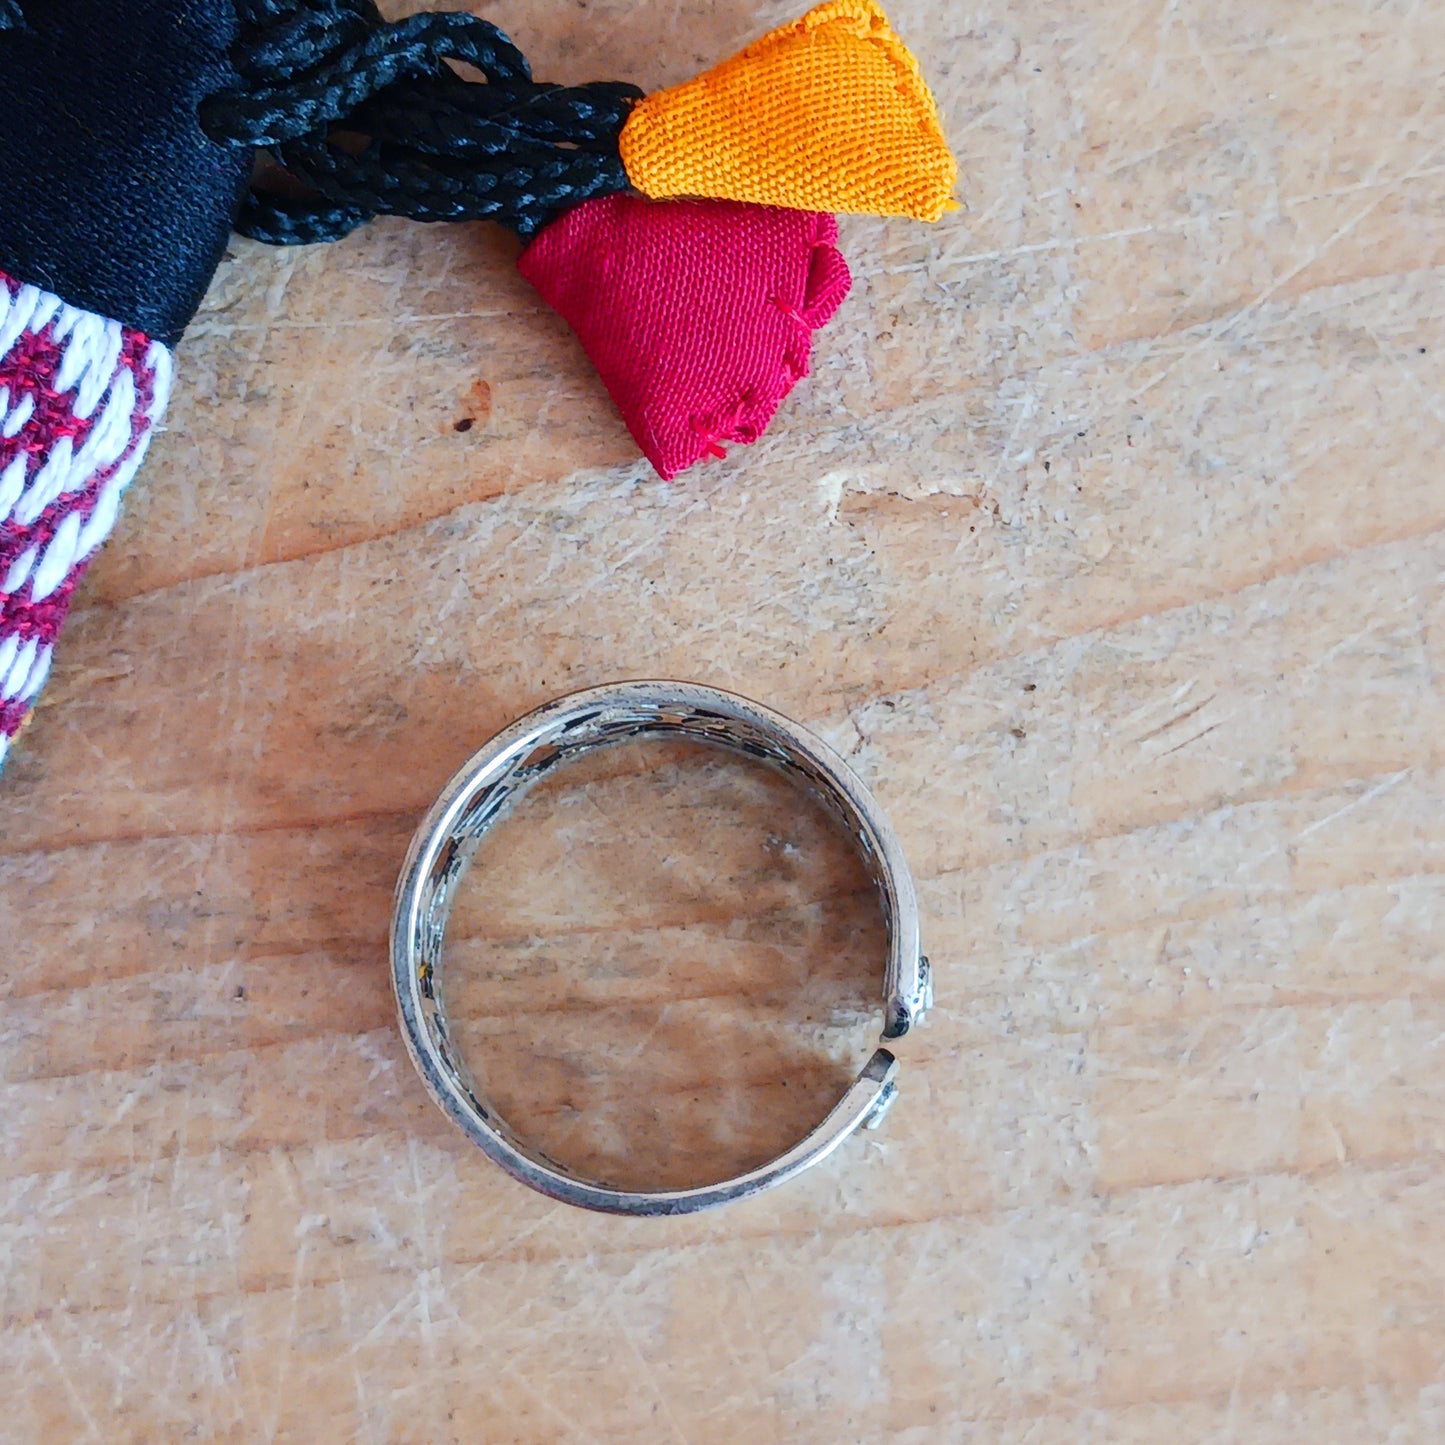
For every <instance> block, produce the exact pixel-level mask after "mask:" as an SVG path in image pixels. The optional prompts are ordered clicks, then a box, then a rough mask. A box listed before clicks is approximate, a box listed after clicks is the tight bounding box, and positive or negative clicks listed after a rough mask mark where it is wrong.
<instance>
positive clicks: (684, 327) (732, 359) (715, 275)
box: [518, 195, 851, 478]
mask: <svg viewBox="0 0 1445 1445" xmlns="http://www.w3.org/2000/svg"><path fill="white" fill-rule="evenodd" d="M837 239H838V224H837V222H836V221H835V220H834V218H833V217H832V216H828V215H820V214H818V213H817V212H813V211H789V210H780V209H777V208H775V207H771V206H751V205H744V204H741V203H739V202H735V201H648V200H645V199H643V198H642V197H640V196H634V195H613V196H606V197H604V198H602V199H601V200H595V201H588V202H586V203H585V204H584V205H581V206H578V207H577V208H576V209H575V210H572V211H569V212H568V213H567V215H565V216H563V217H561V218H560V219H559V220H556V221H554V222H553V223H552V224H551V225H550V226H548V227H547V228H546V229H545V230H543V231H542V232H541V233H540V234H539V235H538V236H537V238H536V239H535V240H534V241H533V242H532V243H531V245H530V246H528V247H527V249H526V250H525V251H524V252H523V253H522V256H521V259H520V260H519V262H518V266H519V267H520V269H521V272H522V274H523V275H524V276H525V277H526V278H527V280H528V281H530V282H531V283H532V285H533V286H535V287H536V288H537V290H538V291H539V292H540V293H541V295H542V297H543V299H544V300H545V301H546V302H547V304H548V305H549V306H551V307H553V308H554V309H555V310H556V311H558V312H560V313H561V315H562V316H563V317H564V318H565V319H566V320H567V322H568V323H569V324H570V325H571V327H572V329H573V330H574V331H575V332H576V333H577V336H578V338H579V339H580V341H581V342H582V345H583V348H584V349H585V350H586V352H587V354H588V356H589V357H590V358H591V359H592V364H593V365H594V366H595V367H596V368H597V370H598V373H599V374H600V375H601V377H602V380H603V381H604V382H605V383H606V386H607V390H608V391H609V392H610V393H611V394H612V399H613V400H614V401H615V402H616V403H617V406H618V409H619V410H620V411H621V413H622V417H623V420H624V421H625V422H626V423H627V427H628V430H629V431H631V433H632V435H633V437H634V438H635V439H636V441H637V444H638V446H639V447H641V448H642V450H643V452H644V453H645V454H646V456H647V458H648V460H649V461H650V462H651V463H652V465H653V466H654V467H656V468H657V470H658V472H659V473H660V474H661V475H662V476H663V477H664V478H671V477H675V476H676V475H677V474H678V473H679V472H681V471H683V470H684V469H685V468H687V467H690V466H692V465H693V463H694V462H697V461H699V460H700V459H701V458H702V457H704V456H706V455H709V454H711V455H715V456H721V455H722V454H723V452H722V447H723V445H724V444H725V443H728V442H754V441H756V440H757V439H758V437H759V436H761V435H762V432H763V430H764V428H765V427H766V426H767V424H768V422H769V421H770V420H771V419H772V416H773V413H774V412H775V411H776V410H777V409H778V405H779V403H780V402H781V401H782V400H783V398H784V397H785V396H786V395H787V394H788V392H789V391H791V390H792V388H793V386H794V384H795V383H796V382H797V381H798V380H799V378H800V377H804V376H806V375H807V374H808V359H809V354H810V352H811V350H812V339H813V332H814V331H815V330H816V329H817V328H818V327H820V326H822V325H823V324H824V323H825V322H826V321H827V320H828V319H829V318H830V317H831V316H832V314H833V313H834V312H835V311H836V310H837V309H838V306H839V304H840V303H841V302H842V300H843V298H844V297H845V296H846V295H847V294H848V288H849V286H850V284H851V278H850V276H849V274H848V266H847V263H846V262H845V261H844V260H843V257H842V255H841V254H840V253H839V251H838V249H837V246H836V244H835V243H836V241H837Z"/></svg>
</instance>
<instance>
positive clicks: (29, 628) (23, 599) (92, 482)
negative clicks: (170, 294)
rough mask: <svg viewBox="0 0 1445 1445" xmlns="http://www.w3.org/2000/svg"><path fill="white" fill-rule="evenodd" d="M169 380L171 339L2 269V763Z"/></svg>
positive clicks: (112, 518)
mask: <svg viewBox="0 0 1445 1445" xmlns="http://www.w3.org/2000/svg"><path fill="white" fill-rule="evenodd" d="M170 377H171V359H170V353H169V352H168V351H167V350H166V348H165V347H164V346H161V345H160V344H159V343H157V342H152V341H151V340H149V338H147V337H145V336H143V335H142V334H141V333H140V332H138V331H133V330H130V329H128V328H126V327H123V326H121V325H120V324H119V323H118V322H114V321H107V320H106V319H105V318H104V317H100V316H95V315H93V314H92V313H90V312H86V311H77V310H75V309H74V308H73V307H70V306H66V305H64V304H63V303H62V302H61V301H60V300H59V299H58V298H57V297H54V296H51V295H49V294H48V293H46V292H44V291H41V290H39V289H38V288H36V287H34V286H25V285H22V284H20V283H19V282H18V281H14V280H12V279H10V278H9V277H7V276H5V275H3V274H0V760H3V759H4V756H5V753H6V751H7V750H8V748H9V744H10V740H11V739H12V738H13V737H14V736H15V735H16V733H18V732H19V731H20V729H21V727H22V726H23V725H24V723H25V721H26V719H27V717H28V716H29V713H30V710H31V708H32V707H33V706H34V702H35V698H36V696H37V694H38V693H39V691H40V688H41V687H42V685H43V684H44V682H45V678H46V676H47V674H48V673H49V670H50V659H51V655H52V651H53V649H54V646H55V641H56V638H57V637H58V636H59V634H60V629H61V626H62V625H63V623H64V621H65V617H66V614H67V613H68V612H69V610H70V603H71V599H72V597H73V596H74V593H75V588H76V584H77V583H78V582H79V581H80V578H81V576H82V575H83V574H84V572H85V568H86V566H87V564H88V563H89V561H90V558H91V556H92V555H93V554H94V552H95V549H96V548H97V547H98V546H99V545H100V543H101V542H102V541H103V540H104V539H105V537H106V535H108V533H109V532H110V529H111V527H112V526H113V525H114V523H115V518H116V514H117V512H118V510H119V506H120V498H121V494H122V493H123V492H124V490H125V488H126V486H128V485H129V483H130V481H131V478H132V477H134V475H135V473H136V471H137V469H138V468H139V466H140V463H141V460H142V458H143V457H144V455H145V451H146V447H147V446H148V445H149V442H150V435H151V430H152V428H153V427H154V426H155V423H156V422H157V421H158V420H159V417H160V414H161V412H162V411H163V410H164V407H165V402H166V397H167V393H168V391H169V388H170Z"/></svg>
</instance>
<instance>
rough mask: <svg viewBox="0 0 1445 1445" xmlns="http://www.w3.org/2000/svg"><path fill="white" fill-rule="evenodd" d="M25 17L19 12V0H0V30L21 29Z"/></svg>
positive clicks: (23, 26) (23, 25)
mask: <svg viewBox="0 0 1445 1445" xmlns="http://www.w3.org/2000/svg"><path fill="white" fill-rule="evenodd" d="M24 28H25V17H24V16H23V15H22V14H21V13H20V0H0V30H23V29H24Z"/></svg>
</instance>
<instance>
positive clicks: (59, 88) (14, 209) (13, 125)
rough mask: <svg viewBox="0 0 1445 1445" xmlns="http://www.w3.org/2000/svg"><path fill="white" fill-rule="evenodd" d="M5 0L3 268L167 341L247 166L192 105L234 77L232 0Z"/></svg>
mask: <svg viewBox="0 0 1445 1445" xmlns="http://www.w3.org/2000/svg"><path fill="white" fill-rule="evenodd" d="M0 4H4V5H5V6H6V11H5V15H4V17H0V18H3V19H4V20H5V23H4V24H0V270H3V271H5V272H6V273H8V274H9V275H11V276H13V277H14V278H16V279H17V280H20V281H28V282H31V283H33V284H35V285H37V286H42V287H44V288H45V289H46V290H48V291H53V292H54V293H55V294H56V295H58V296H60V297H61V298H62V299H63V300H65V301H68V302H69V303H70V304H71V305H73V306H78V307H83V308H84V309H85V310H87V311H96V312H99V313H100V314H101V315H103V316H108V317H111V318H113V319H115V320H117V321H122V322H124V323H125V324H126V325H128V326H134V327H137V328H139V329H140V330H142V331H144V332H146V333H147V334H148V335H150V336H153V337H155V338H157V339H158V340H162V341H166V342H174V341H175V340H176V339H177V338H178V337H179V336H180V334H181V332H182V331H183V330H184V329H185V327H186V323H187V322H188V321H189V320H190V319H191V317H192V316H193V315H194V314H195V311H196V307H197V306H198V305H199V304H200V301H201V297H202V296H203V295H204V294H205V290H206V286H207V285H208V284H209V282H210V279H211V276H212V274H213V273H214V271H215V269H216V266H217V264H218V263H219V261H220V259H221V255H222V253H223V251H224V249H225V245H226V239H227V237H228V236H229V235H230V232H231V220H232V217H233V216H234V215H235V213H236V210H237V207H238V206H239V205H240V203H241V199H242V197H243V195H244V193H245V189H246V184H247V181H248V178H249V176H250V169H251V152H250V151H249V150H247V149H240V150H237V149H235V148H228V147H224V146H220V145H217V144H216V143H215V142H213V141H211V140H209V139H208V138H207V137H206V136H205V134H204V133H203V132H202V130H201V127H200V122H199V120H198V117H197V108H198V106H199V105H200V103H201V101H202V100H203V99H204V98H205V97H206V96H207V95H210V94H212V93H214V92H215V91H217V90H220V89H223V88H229V87H231V86H233V85H234V84H235V83H236V77H235V73H234V71H233V70H232V68H231V65H230V61H229V58H228V57H229V52H230V48H231V45H232V43H233V41H234V39H235V34H236V16H235V11H234V9H233V5H232V0H18V5H17V4H16V3H15V0H0ZM17 10H18V14H19V22H18V23H16V20H15V18H14V12H16V11H17Z"/></svg>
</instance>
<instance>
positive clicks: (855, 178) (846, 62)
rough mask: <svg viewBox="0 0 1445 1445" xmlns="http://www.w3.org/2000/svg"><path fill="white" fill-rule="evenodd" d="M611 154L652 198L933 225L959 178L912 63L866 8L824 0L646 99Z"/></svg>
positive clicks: (869, 5)
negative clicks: (711, 201) (698, 199)
mask: <svg viewBox="0 0 1445 1445" xmlns="http://www.w3.org/2000/svg"><path fill="white" fill-rule="evenodd" d="M621 145H622V161H623V164H624V165H625V166H626V167H627V174H628V177H629V179H630V180H631V181H632V184H633V185H634V186H636V187H637V189H638V190H639V191H641V192H642V193H643V194H644V195H647V196H651V197H653V198H654V199H657V200H661V199H664V198H667V197H675V196H706V197H711V198H714V199H718V200H731V201H751V202H753V203H755V204H759V205H765V206H787V207H790V208H792V209H794V210H807V211H848V212H853V213H858V214H863V215H874V216H913V217H916V218H917V219H919V220H922V221H936V220H937V219H938V218H939V217H940V216H941V215H942V214H943V213H944V211H946V210H949V209H951V208H952V195H953V187H954V185H955V183H956V181H957V179H958V164H957V162H956V161H955V160H954V158H953V155H952V154H951V153H950V151H949V149H948V142H947V141H946V140H945V139H944V137H943V128H942V126H941V125H940V124H939V119H938V107H937V105H936V104H935V103H934V99H933V96H932V95H931V94H930V92H929V89H928V86H927V85H926V84H925V83H924V80H923V76H922V74H921V73H920V72H919V69H918V62H917V61H916V60H915V59H914V58H913V56H912V55H911V54H909V52H908V49H907V48H906V47H905V46H904V44H903V42H902V41H901V40H899V38H898V37H897V36H896V35H895V34H894V33H893V30H892V27H891V26H890V25H889V24H888V21H887V18H886V17H885V16H884V14H883V12H882V10H880V9H879V8H878V6H877V5H875V4H874V3H873V0H827V3H826V4H823V5H819V6H817V7H816V8H815V9H813V10H810V11H809V12H808V13H807V14H806V15H805V16H803V18H802V19H801V20H797V21H794V22H793V24H791V25H786V26H784V27H782V28H781V29H779V30H774V31H773V32H772V33H771V34H769V35H765V36H764V37H763V38H762V39H761V40H759V41H756V42H755V43H754V44H752V45H750V46H748V48H747V49H746V50H744V51H742V52H741V53H739V54H738V55H735V56H733V58H732V59H731V60H727V61H724V62H723V64H721V65H718V66H715V67H714V68H713V69H712V70H709V71H708V72H707V73H706V74H704V75H700V76H698V77H697V79H696V80H690V81H688V82H687V84H685V85H679V86H676V87H675V88H674V89H672V90H664V91H659V92H658V93H657V94H655V95H649V96H648V97H647V98H646V99H645V100H643V101H640V102H639V103H638V105H637V106H636V107H635V108H634V109H633V112H632V114H631V116H629V118H628V120H627V124H626V125H625V126H624V127H623V130H622V142H621Z"/></svg>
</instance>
